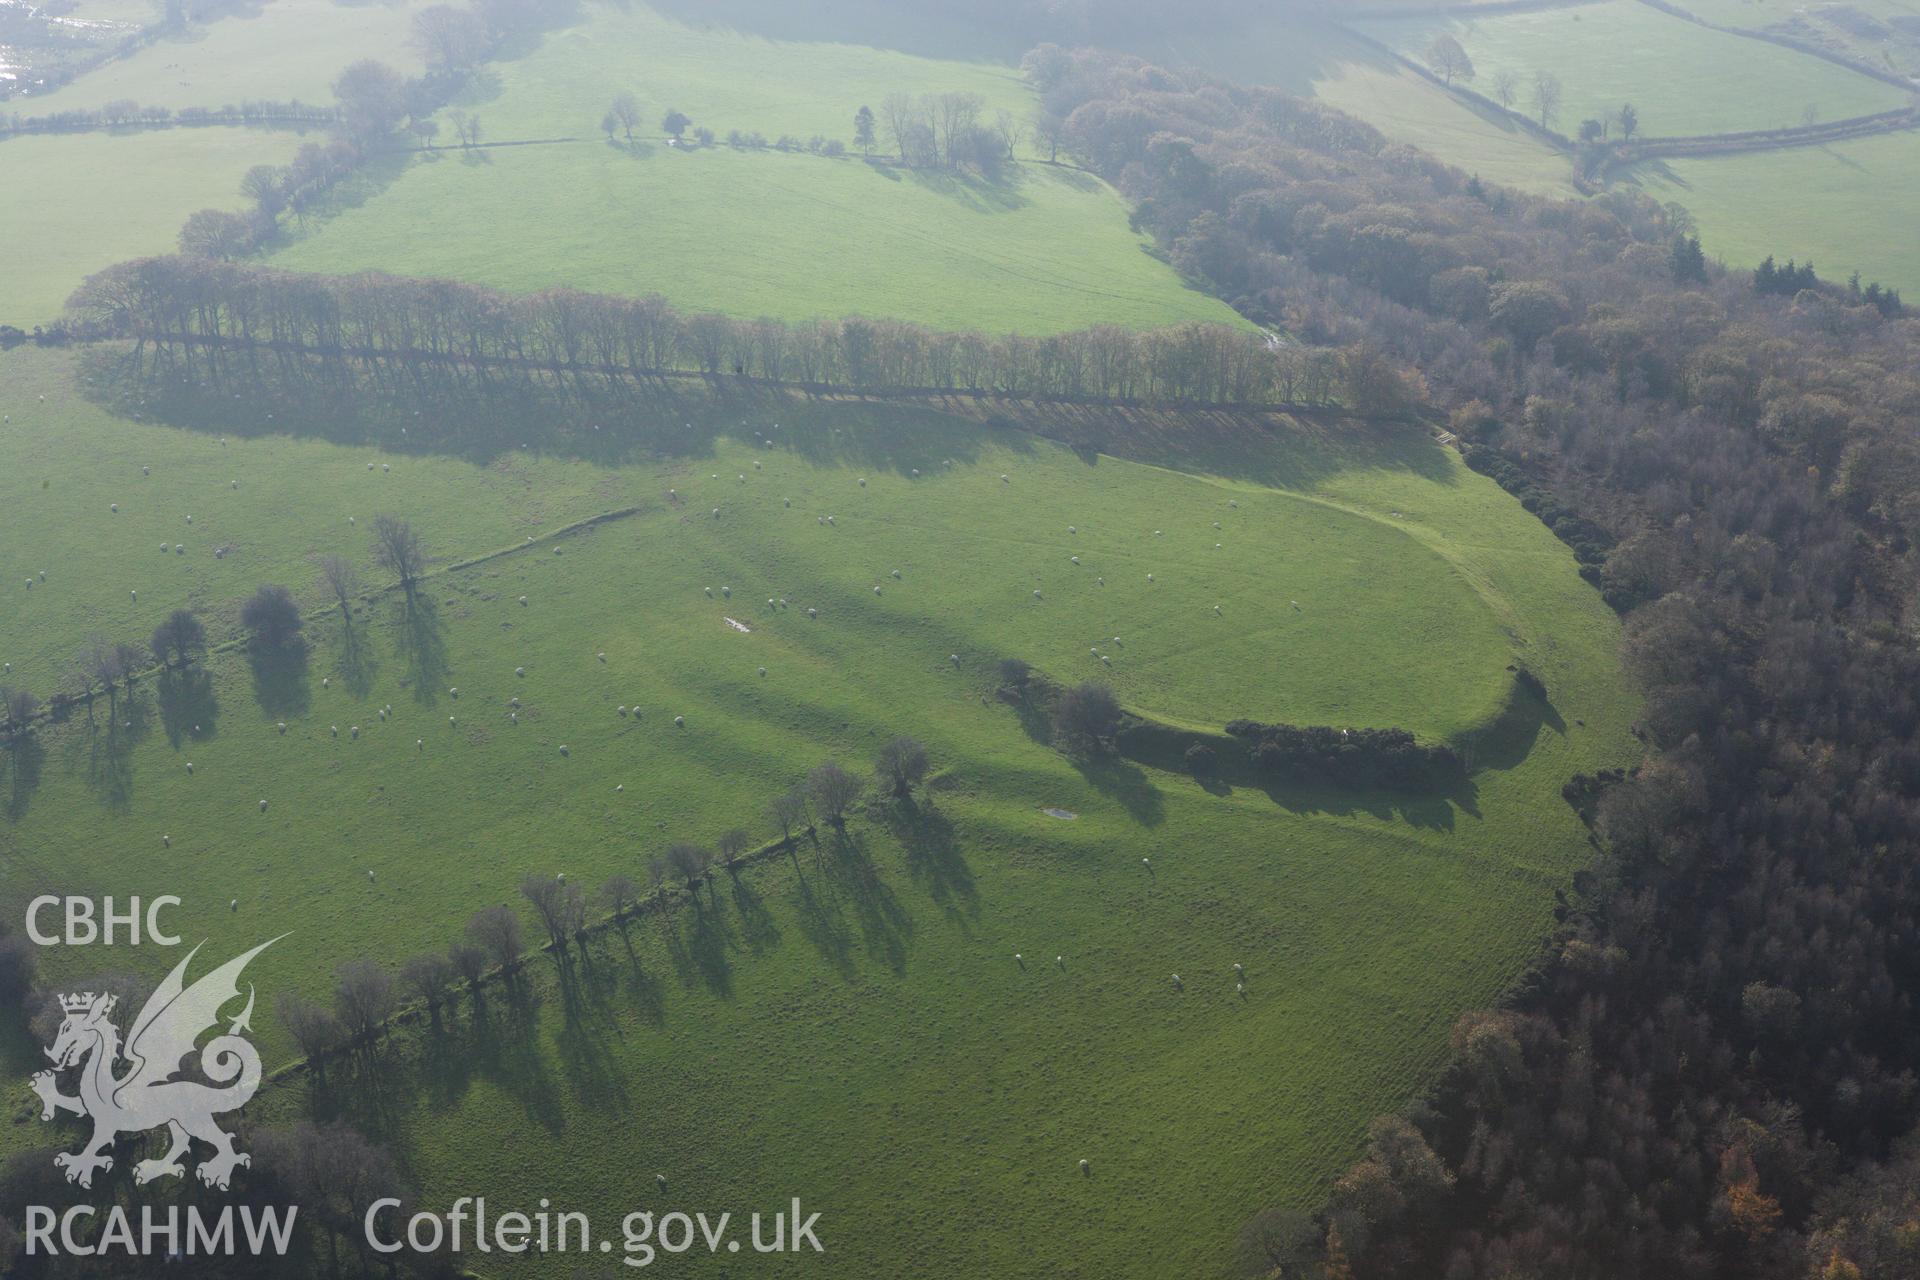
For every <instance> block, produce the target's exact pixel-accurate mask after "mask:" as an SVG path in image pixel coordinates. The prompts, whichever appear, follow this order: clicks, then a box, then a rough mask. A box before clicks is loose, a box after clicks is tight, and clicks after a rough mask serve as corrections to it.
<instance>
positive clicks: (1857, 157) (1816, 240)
mask: <svg viewBox="0 0 1920 1280" xmlns="http://www.w3.org/2000/svg"><path fill="white" fill-rule="evenodd" d="M1627 180H1628V181H1631V182H1636V183H1638V184H1639V185H1640V186H1641V187H1643V188H1644V189H1645V190H1646V191H1647V192H1648V193H1649V194H1651V195H1653V196H1655V197H1657V198H1659V199H1661V200H1677V201H1679V202H1680V203H1681V204H1684V205H1685V206H1686V207H1687V208H1688V209H1690V210H1691V211H1692V212H1693V214H1694V216H1695V217H1696V218H1697V219H1699V224H1700V241H1701V244H1702V245H1703V246H1704V247H1705V249H1706V250H1707V252H1708V253H1710V254H1714V255H1716V256H1719V257H1723V258H1725V259H1726V260H1727V262H1728V264H1729V265H1733V266H1738V267H1742V268H1745V267H1750V266H1754V265H1757V264H1758V263H1759V261H1760V260H1761V259H1762V258H1764V257H1766V256H1767V255H1769V254H1773V255H1775V256H1776V257H1778V258H1780V259H1781V260H1782V261H1784V260H1785V259H1787V258H1789V257H1793V258H1797V259H1799V260H1800V261H1802V262H1805V261H1807V260H1808V259H1812V260H1813V262H1814V264H1815V266H1816V267H1817V268H1818V270H1819V272H1820V276H1821V278H1822V279H1825V280H1841V281H1844V280H1845V279H1846V278H1847V277H1848V275H1850V274H1851V273H1852V272H1855V271H1858V272H1859V273H1860V274H1861V276H1862V278H1863V279H1867V280H1879V281H1882V282H1883V283H1886V284H1890V285H1892V286H1894V287H1895V288H1898V289H1901V290H1904V291H1906V292H1908V293H1911V292H1912V291H1914V290H1916V289H1920V233H1916V231H1915V230H1914V219H1913V211H1914V209H1915V208H1916V207H1920V203H1917V202H1920V133H1912V132H1908V133H1889V134H1882V135H1879V136H1877V137H1871V138H1853V139H1849V140H1848V141H1845V142H1836V143H1830V144H1828V145H1826V146H1820V147H1790V148H1784V149H1782V150H1779V151H1765V152H1757V153H1750V154H1746V155H1731V156H1690V157H1684V158H1680V157H1676V158H1672V159H1667V160H1662V161H1660V162H1659V163H1657V164H1642V165H1640V166H1638V167H1636V168H1635V169H1634V170H1633V171H1632V172H1631V173H1629V174H1628V175H1627Z"/></svg>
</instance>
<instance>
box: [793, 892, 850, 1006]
mask: <svg viewBox="0 0 1920 1280" xmlns="http://www.w3.org/2000/svg"><path fill="white" fill-rule="evenodd" d="M794 914H795V915H796V916H798V917H799V921H800V932H801V934H802V935H803V936H804V937H805V938H806V940H807V941H808V942H811V943H812V944H813V947H814V950H816V951H818V952H819V953H820V958H821V959H823V960H825V961H826V962H827V963H828V964H830V965H832V966H833V968H834V971H835V972H836V973H838V974H839V975H840V977H841V978H842V979H843V980H846V981H852V979H853V978H854V977H855V976H856V974H857V973H858V970H857V969H856V968H855V967H854V963H853V931H852V930H851V929H849V928H848V927H847V922H846V918H845V916H844V914H843V913H842V912H841V910H840V903H839V901H838V899H836V898H834V897H833V896H831V895H830V894H829V893H828V891H827V885H826V881H825V878H824V877H821V876H816V877H814V878H813V879H811V880H810V879H808V878H807V876H806V875H805V874H804V873H803V874H801V875H799V876H797V877H796V878H795V883H794Z"/></svg>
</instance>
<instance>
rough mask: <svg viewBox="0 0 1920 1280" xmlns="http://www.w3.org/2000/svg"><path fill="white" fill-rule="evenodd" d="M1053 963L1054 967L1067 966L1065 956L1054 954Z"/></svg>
mask: <svg viewBox="0 0 1920 1280" xmlns="http://www.w3.org/2000/svg"><path fill="white" fill-rule="evenodd" d="M1053 965H1054V968H1056V969H1064V968H1066V967H1067V958H1066V957H1065V956H1055V957H1054V958H1053Z"/></svg>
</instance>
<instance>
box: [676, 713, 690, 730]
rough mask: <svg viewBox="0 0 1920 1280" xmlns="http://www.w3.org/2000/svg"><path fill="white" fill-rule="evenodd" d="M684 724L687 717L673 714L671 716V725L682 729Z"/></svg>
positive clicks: (684, 726)
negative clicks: (673, 715) (672, 716)
mask: <svg viewBox="0 0 1920 1280" xmlns="http://www.w3.org/2000/svg"><path fill="white" fill-rule="evenodd" d="M686 725H687V718H686V717H685V716H675V717H674V718H673V727H674V728H676V729H684V728H686Z"/></svg>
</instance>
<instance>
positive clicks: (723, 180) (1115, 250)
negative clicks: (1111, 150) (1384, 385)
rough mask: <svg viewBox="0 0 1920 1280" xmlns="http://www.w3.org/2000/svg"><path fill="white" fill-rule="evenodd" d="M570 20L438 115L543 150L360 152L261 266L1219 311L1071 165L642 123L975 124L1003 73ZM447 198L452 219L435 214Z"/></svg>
mask: <svg viewBox="0 0 1920 1280" xmlns="http://www.w3.org/2000/svg"><path fill="white" fill-rule="evenodd" d="M583 13H584V15H585V19H584V21H583V22H582V24H581V25H579V26H577V27H572V28H568V29H565V30H561V31H556V32H553V33H551V34H549V35H548V36H547V37H546V39H545V40H543V41H542V42H541V44H540V45H539V47H538V48H537V49H536V50H534V51H533V52H532V53H530V54H528V55H527V56H525V57H523V58H518V59H515V60H512V61H508V62H503V63H500V64H497V67H496V68H494V69H492V71H493V73H494V74H490V75H489V76H488V77H484V78H483V87H482V88H480V89H478V90H477V91H475V92H474V93H473V94H471V95H469V97H468V99H467V100H466V102H467V105H466V106H465V107H463V108H462V109H465V110H471V111H473V112H474V113H476V114H477V115H479V116H480V117H481V119H482V122H483V126H484V130H485V133H484V136H485V137H489V138H494V139H498V140H502V141H509V140H516V139H520V140H524V139H547V140H549V141H545V142H542V143H540V144H539V145H529V146H501V147H494V148H481V149H477V150H470V151H464V152H462V151H449V150H446V149H444V148H442V149H441V150H439V151H438V152H436V153H428V154H420V155H417V156H415V157H414V158H413V160H412V162H411V163H409V164H405V165H404V166H401V167H397V168H396V167H394V166H383V167H382V168H381V169H380V171H379V172H378V174H377V176H375V177H371V178H369V179H368V180H367V181H365V182H363V183H362V184H360V189H359V190H358V191H356V192H355V193H354V194H353V195H351V196H350V197H349V198H348V200H347V203H348V204H349V206H350V207H347V208H345V209H343V210H342V211H340V212H338V213H337V214H336V215H335V216H333V217H331V218H329V219H327V220H325V221H324V222H323V223H321V224H320V225H319V226H318V228H317V229H315V230H313V231H312V232H311V233H309V234H307V235H306V236H305V237H304V238H299V239H297V240H296V241H295V242H294V243H293V244H291V245H290V246H289V247H287V248H285V249H283V250H281V251H280V252H279V253H277V254H275V255H274V259H273V260H274V261H275V263H276V264H278V265H282V266H287V267H291V268H295V269H299V270H314V271H327V272H340V271H353V270H361V269H367V268H377V269H380V270H385V271H392V272H397V273H401V274H408V275H433V276H449V277H453V278H456V279H463V280H472V281H476V282H479V283H483V284H490V285H494V286H497V287H500V288H505V289H511V290H517V291H527V290H533V289H538V288H542V287H545V286H548V285H557V284H565V285H572V286H575V287H578V288H584V289H594V290H600V291H605V292H618V293H633V294H642V293H660V294H663V295H665V296H666V297H667V298H669V299H670V300H672V301H673V302H675V303H678V304H680V305H681V306H683V307H688V308H708V309H714V310H721V311H726V312H729V313H732V314H735V315H743V316H758V315H771V316H776V317H779V318H782V319H787V320H804V319H808V318H810V317H813V316H817V315H842V314H847V313H849V312H855V311H858V312H864V313H867V314H871V315H886V316H892V317H897V318H902V319H908V320H915V321H920V322H922V323H926V324H931V325H939V326H947V327H967V328H970V327H984V328H987V329H990V330H993V331H996V332H1006V331H1009V330H1016V331H1021V332H1027V333H1032V332H1042V331H1053V330H1060V329H1072V328H1078V327H1082V326H1085V325H1091V324H1099V323H1114V324H1130V325H1141V326H1145V325H1154V324H1166V323H1173V322H1177V321H1181V320H1194V319H1198V320H1209V321H1215V322H1220V323H1236V322H1237V321H1236V318H1235V316H1234V314H1233V312H1232V311H1231V310H1229V309H1228V308H1227V307H1226V306H1225V305H1223V304H1222V303H1220V302H1219V301H1218V300H1216V299H1213V298H1210V297H1207V296H1206V295H1204V294H1200V293H1197V292H1195V291H1193V290H1190V289H1188V288H1186V287H1185V286H1184V285H1183V284H1182V283H1181V282H1180V280H1179V279H1178V277H1177V276H1176V275H1175V274H1174V273H1173V272H1172V271H1171V270H1170V269H1169V268H1168V267H1167V266H1166V265H1165V264H1163V263H1161V262H1159V261H1157V260H1156V259H1154V258H1152V257H1150V256H1149V255H1148V254H1147V253H1146V252H1145V249H1146V241H1145V240H1144V239H1143V238H1142V237H1140V236H1138V235H1136V234H1134V233H1133V232H1132V231H1131V230H1129V229H1128V226H1127V219H1126V209H1125V206H1124V204H1123V203H1122V202H1121V201H1120V199H1119V197H1118V196H1117V195H1116V194H1115V193H1114V192H1113V191H1112V190H1111V189H1110V188H1108V187H1107V186H1106V185H1105V184H1104V183H1102V182H1100V181H1098V180H1097V179H1095V178H1093V177H1091V176H1089V175H1087V174H1084V173H1081V172H1079V171H1077V170H1074V169H1070V168H1066V167H1060V166H1052V165H1042V164H1035V163H1023V164H1019V165H1015V166H1013V167H1012V168H1011V169H1010V170H1009V173H1008V176H1007V177H1006V178H1005V179H1003V180H1001V181H999V182H987V181H983V180H980V179H978V178H975V177H969V176H962V175H958V174H953V173H947V172H944V171H923V170H908V169H899V168H893V167H888V166H882V165H872V164H868V163H866V161H865V159H864V158H863V157H861V156H860V154H859V153H858V152H854V153H852V154H850V155H848V156H846V157H843V158H840V159H832V158H827V157H824V156H819V155H813V154H807V153H800V154H786V153H781V152H776V151H772V150H765V151H752V150H745V149H734V148H731V147H728V146H725V145H724V144H722V145H719V146H716V147H713V148H696V149H681V150H676V149H673V148H669V147H668V146H666V144H665V141H664V138H663V137H662V136H661V135H660V134H659V133H658V120H659V117H660V116H661V115H662V114H663V113H664V112H665V111H666V110H667V108H668V107H673V108H675V109H678V110H681V111H684V112H686V113H687V114H689V115H691V116H692V117H693V119H694V120H695V122H696V124H702V125H706V126H708V127H711V128H713V129H715V130H716V131H717V132H718V133H719V134H720V135H721V136H722V137H724V136H725V135H726V133H727V132H728V131H729V130H731V129H740V130H743V131H758V132H761V133H763V134H764V135H765V136H766V137H767V138H769V139H777V138H778V137H779V136H780V135H781V134H791V135H793V136H795V137H797V138H801V139H805V138H808V137H810V136H812V135H813V134H816V133H818V134H821V135H824V136H826V137H831V138H838V139H840V140H842V141H844V142H847V143H849V144H850V143H851V141H852V132H853V114H854V112H855V110H856V109H857V108H858V107H860V106H861V105H863V104H865V105H870V106H872V107H873V109H874V110H875V111H876V112H877V111H879V110H880V109H881V106H882V103H883V100H884V99H885V97H886V95H887V94H888V93H890V92H895V91H900V92H910V93H916V94H917V93H923V92H935V93H938V92H946V91H965V92H973V93H978V94H979V95H980V96H981V97H982V99H983V100H984V101H985V102H986V103H987V108H986V113H985V115H986V119H988V120H991V119H992V118H993V117H994V114H995V112H997V111H1001V110H1004V111H1007V112H1008V113H1010V114H1011V115H1013V116H1014V117H1015V118H1016V119H1018V120H1021V121H1024V120H1025V119H1026V118H1027V117H1028V116H1029V115H1030V114H1031V111H1032V107H1033V103H1032V98H1031V95H1030V94H1029V92H1028V91H1027V90H1026V88H1025V87H1024V86H1023V85H1022V84H1021V83H1020V81H1019V79H1018V77H1017V75H1016V74H1015V73H1014V72H1013V70H1012V69H1011V68H1009V67H1006V66H995V65H989V64H984V63H982V64H971V63H956V62H942V61H936V60H932V59H927V58H920V57H914V56H911V55H908V54H903V53H898V52H894V51H889V50H882V49H875V48H870V47H865V46H854V45H847V44H836V43H828V42H820V41H816V42H775V41H769V40H765V39H761V38H759V37H757V36H754V35H752V34H749V33H746V32H742V31H739V30H736V29H734V28H730V27H724V26H714V25H701V26H695V25H692V24H691V23H690V22H680V21H675V20H671V19H668V18H666V17H663V16H661V15H659V14H657V13H655V12H654V11H653V10H650V9H647V8H644V7H640V6H636V7H634V8H632V9H631V10H620V9H614V8H610V7H607V6H603V5H592V6H588V7H586V8H585V9H584V10H583ZM622 92H632V93H634V94H635V95H636V97H638V98H640V99H641V105H642V109H643V112H644V114H645V117H646V121H647V123H646V124H645V125H644V126H643V129H642V130H641V131H640V132H639V133H636V137H635V140H634V142H633V143H631V144H629V143H628V142H627V140H626V139H625V137H624V136H616V138H615V139H614V140H613V141H608V140H607V139H606V138H605V137H604V136H603V135H602V134H601V132H600V129H599V122H600V117H601V116H602V114H603V113H604V112H605V110H606V107H607V103H608V102H609V101H611V100H612V98H613V97H614V95H615V94H618V93H622ZM642 134H644V135H646V136H642ZM554 139H559V141H552V140H554ZM884 145H885V138H884V132H883V135H882V139H881V146H882V147H884ZM448 209H457V210H460V211H461V214H460V216H459V217H457V218H447V217H444V216H441V211H444V210H448ZM505 244H511V245H513V246H514V249H513V251H512V252H502V251H501V250H502V246H503V245H505Z"/></svg>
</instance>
